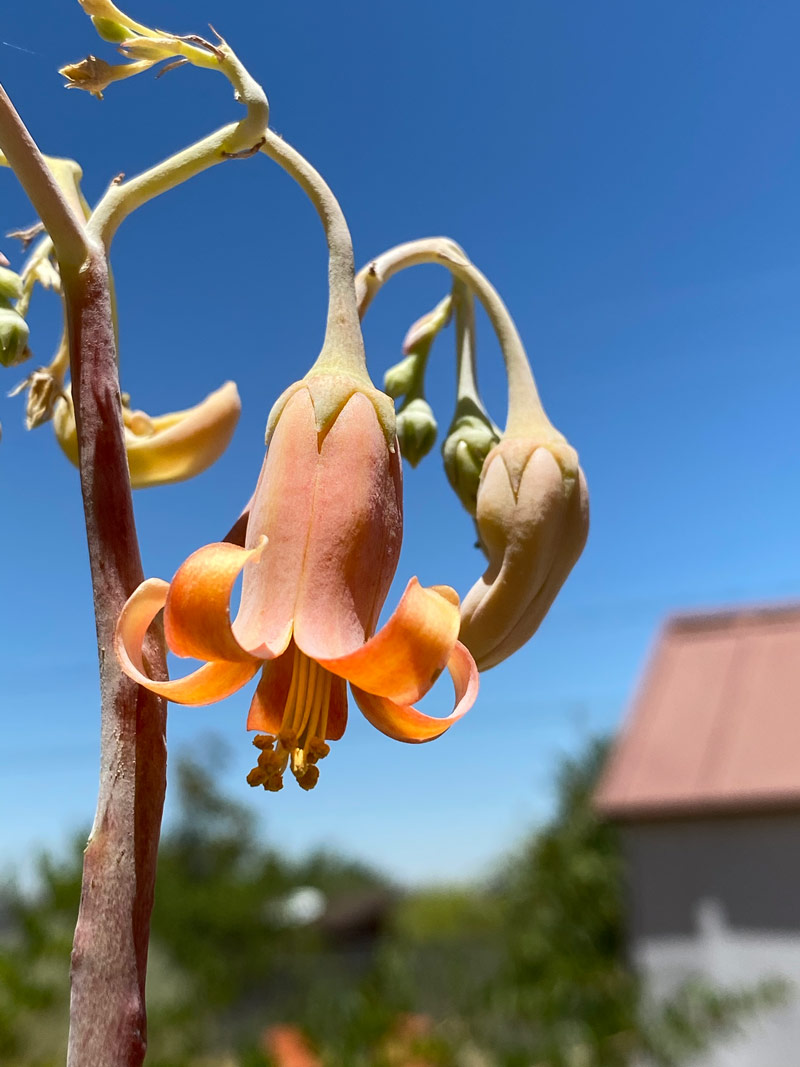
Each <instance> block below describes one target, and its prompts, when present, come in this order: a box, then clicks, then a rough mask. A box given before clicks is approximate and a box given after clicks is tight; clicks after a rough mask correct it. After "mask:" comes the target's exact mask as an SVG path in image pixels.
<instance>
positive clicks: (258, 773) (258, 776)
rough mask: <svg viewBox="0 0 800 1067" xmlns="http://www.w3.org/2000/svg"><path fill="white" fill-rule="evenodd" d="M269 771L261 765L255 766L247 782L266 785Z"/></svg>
mask: <svg viewBox="0 0 800 1067" xmlns="http://www.w3.org/2000/svg"><path fill="white" fill-rule="evenodd" d="M266 781H267V773H266V771H264V770H263V769H262V768H261V767H253V769H252V771H250V773H249V774H248V776H247V784H248V785H252V786H259V785H265V783H266Z"/></svg>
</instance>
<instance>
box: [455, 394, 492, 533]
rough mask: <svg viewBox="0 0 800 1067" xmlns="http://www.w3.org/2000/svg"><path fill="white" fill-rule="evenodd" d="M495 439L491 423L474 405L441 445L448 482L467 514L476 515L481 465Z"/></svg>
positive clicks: (457, 419) (457, 421)
mask: <svg viewBox="0 0 800 1067" xmlns="http://www.w3.org/2000/svg"><path fill="white" fill-rule="evenodd" d="M498 440H499V437H498V435H497V433H496V432H495V429H494V427H493V426H492V424H491V421H490V420H489V418H488V417H487V416H486V415H484V414H483V413H482V412H480V411H479V410H478V409H477V406H476V408H475V413H474V414H465V415H459V416H457V417H456V418H455V419H454V420H453V423H452V425H451V427H450V432H449V433H448V435H447V437H446V438H445V441H444V444H443V445H442V456H443V458H444V469H445V473H446V474H447V480H448V481H449V482H450V485H451V486H452V487H453V490H454V492H455V494H456V496H457V497H458V499H459V500H460V501H461V503H462V504H463V505H464V507H465V508H466V509H467V511H468V512H469V514H470V515H473V516H474V515H475V509H476V507H477V499H478V483H479V482H480V478H481V471H482V470H483V464H484V462H485V460H486V457H487V456H488V455H489V453H490V452H491V450H492V449H493V448H494V446H495V445H496V444H497V442H498Z"/></svg>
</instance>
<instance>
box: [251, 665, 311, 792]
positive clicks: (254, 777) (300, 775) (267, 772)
mask: <svg viewBox="0 0 800 1067" xmlns="http://www.w3.org/2000/svg"><path fill="white" fill-rule="evenodd" d="M330 699H331V674H330V672H329V671H326V670H325V668H324V667H320V665H319V664H318V663H317V662H315V660H313V659H310V658H309V657H308V656H306V655H304V653H302V652H301V651H300V650H299V649H298V648H295V650H294V662H293V665H292V681H291V683H290V685H289V693H288V695H287V697H286V704H285V705H284V709H283V721H282V723H281V728H280V731H279V733H278V735H277V737H275V736H274V735H272V734H258V735H257V736H256V737H254V738H253V744H254V745H255V746H256V748H257V749H259V755H258V762H257V764H256V766H255V767H254V768H253V769H252V771H250V773H249V774H248V776H247V781H248V784H249V785H252V786H259V785H260V786H263V787H264V789H266V790H267V791H268V792H270V793H277V792H278V790H279V789H283V775H284V773H285V771H286V768H287V767H288V768H289V769H290V770H291V772H292V774H293V775H294V776H295V778H296V779H297V783H298V785H300V787H301V788H302V789H313V788H314V786H315V785H316V784H317V781H318V779H319V767H317V762H318V761H319V760H321V759H324V758H325V757H326V756H327V755H328V753H329V752H330V746H329V745H327V744H326V743H325V731H326V729H327V725H328V708H329V706H330Z"/></svg>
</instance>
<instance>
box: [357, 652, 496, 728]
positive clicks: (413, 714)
mask: <svg viewBox="0 0 800 1067" xmlns="http://www.w3.org/2000/svg"><path fill="white" fill-rule="evenodd" d="M447 669H448V670H449V671H450V677H451V678H452V679H453V688H454V689H455V694H456V706H455V708H454V709H453V711H452V712H451V713H450V715H448V716H447V717H446V718H444V719H437V718H434V717H433V716H432V715H425V714H424V713H423V712H421V711H418V710H417V709H416V708H412V707H410V706H409V705H403V704H396V703H395V702H394V701H392V700H388V699H387V698H386V697H380V696H375V695H374V694H372V693H366V692H364V690H363V689H357V688H356V687H355V686H353V685H351V689H352V691H353V696H354V698H355V701H356V703H357V704H358V706H359V707H360V708H361V711H362V712H363V714H364V717H365V718H366V719H367V720H368V721H369V722H371V723H372V725H373V726H374V727H375V729H376V730H380V732H381V733H382V734H386V736H387V737H392V738H394V740H395V741H407V742H409V743H410V744H421V743H422V742H424V741H433V740H434V739H435V738H437V737H441V735H442V734H443V733H445V731H447V730H449V729H450V727H451V726H452V725H453V723H454V722H458V720H459V719H460V718H462V716H464V715H466V713H467V712H468V711H469V709H470V708H471V707H472V705H473V704H474V703H475V699H476V697H477V696H478V684H479V683H478V668H477V667H476V666H475V660H474V659H473V658H472V656H471V655H470V654H469V652H468V651H467V649H466V648H465V647H464V645H462V644H461V642H460V641H457V642H456V645H455V648H454V649H453V652H452V654H451V656H450V659H449V660H448V662H447Z"/></svg>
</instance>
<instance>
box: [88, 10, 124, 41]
mask: <svg viewBox="0 0 800 1067" xmlns="http://www.w3.org/2000/svg"><path fill="white" fill-rule="evenodd" d="M92 25H93V26H94V28H95V29H96V30H97V33H98V34H99V36H100V37H102V38H103V40H104V41H108V42H110V43H111V44H119V43H120V41H127V39H128V38H129V37H130V35H131V31H130V30H129V29H128V28H127V27H126V26H123V25H122V23H121V22H116V21H115V20H114V19H109V18H102V17H101V16H100V15H92Z"/></svg>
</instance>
